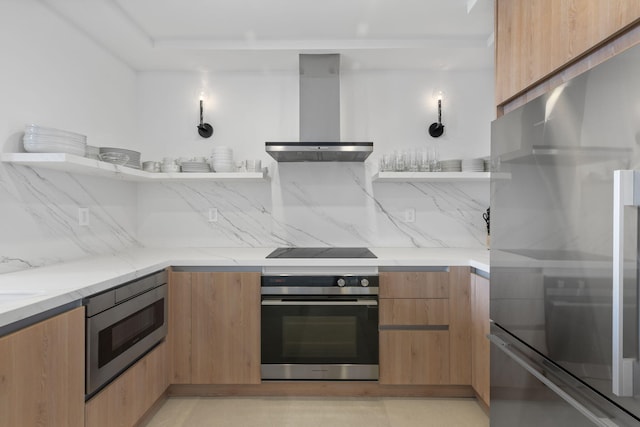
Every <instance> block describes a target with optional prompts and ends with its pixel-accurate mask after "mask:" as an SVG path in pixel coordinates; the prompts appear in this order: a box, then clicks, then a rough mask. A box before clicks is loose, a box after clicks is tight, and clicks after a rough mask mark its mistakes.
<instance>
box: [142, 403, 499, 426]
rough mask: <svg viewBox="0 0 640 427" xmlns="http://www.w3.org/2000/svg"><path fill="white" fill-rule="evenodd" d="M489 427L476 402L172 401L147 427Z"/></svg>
mask: <svg viewBox="0 0 640 427" xmlns="http://www.w3.org/2000/svg"><path fill="white" fill-rule="evenodd" d="M218 426H220V427H222V426H224V427H254V426H255V427H258V426H259V427H327V426H330V427H346V426H348V427H418V426H420V427H488V426H489V418H488V417H487V416H486V415H485V413H484V412H483V411H482V409H480V407H479V406H478V404H477V403H476V401H475V400H474V399H424V398H319V397H318V398H315V397H301V398H291V397H238V398H236V397H234V398H227V397H212V398H198V397H193V398H191V397H190V398H178V397H174V398H170V399H169V400H167V401H166V403H165V404H164V405H163V406H162V408H160V410H159V411H158V412H157V413H156V414H155V416H154V417H153V418H152V419H151V420H150V421H149V422H148V423H147V424H146V427H218Z"/></svg>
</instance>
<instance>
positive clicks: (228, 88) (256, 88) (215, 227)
mask: <svg viewBox="0 0 640 427" xmlns="http://www.w3.org/2000/svg"><path fill="white" fill-rule="evenodd" d="M492 81H493V75H492V72H491V70H485V71H468V72H446V73H445V72H424V71H422V72H418V71H406V70H398V71H344V72H343V73H342V76H341V104H342V108H341V110H342V111H341V113H342V120H341V128H342V129H341V132H342V135H343V139H345V140H351V141H357V140H360V141H363V140H372V141H374V153H373V154H372V155H371V157H370V158H369V160H367V163H366V164H336V163H314V164H309V163H305V164H277V163H276V162H274V161H273V160H272V159H271V158H270V157H269V156H268V155H267V154H266V153H265V151H264V142H265V141H295V140H297V139H298V76H297V74H296V73H284V72H281V73H274V72H271V73H263V72H255V73H249V72H245V73H205V74H202V73H201V74H198V73H185V72H145V73H140V75H139V79H138V102H139V104H138V108H139V112H140V117H141V118H142V119H141V120H140V124H141V126H142V127H143V128H144V129H145V131H141V132H140V136H141V140H140V141H141V147H142V148H141V149H142V151H143V157H144V158H145V159H148V160H160V159H162V158H163V157H165V156H171V157H193V156H209V155H210V153H211V149H212V148H213V147H214V146H217V145H227V146H230V147H232V148H233V150H234V154H235V157H236V159H237V160H242V159H261V160H262V161H263V164H264V165H267V166H269V168H270V175H271V180H270V182H266V183H256V184H249V183H243V184H234V183H226V184H216V183H199V184H189V185H186V184H164V185H156V184H153V185H146V184H145V185H142V186H141V187H140V188H141V191H140V193H139V198H138V201H139V208H138V215H139V219H138V223H139V228H138V238H139V239H140V240H141V241H142V242H143V243H144V244H146V245H151V246H156V245H158V246H165V245H178V246H193V245H195V246H278V245H299V246H306V245H320V246H326V245H338V246H348V245H365V246H417V247H481V246H483V245H484V244H485V225H484V221H483V220H482V213H483V212H484V211H485V210H486V208H487V207H488V200H489V186H488V183H484V184H478V183H475V184H431V183H421V184H416V183H404V184H384V183H372V181H371V177H372V175H373V174H374V173H375V172H376V170H377V162H378V157H379V156H380V155H381V154H383V153H386V152H392V151H394V150H398V149H400V150H404V149H413V148H422V147H425V146H427V145H429V144H437V145H438V146H439V148H440V152H441V157H442V158H443V159H446V158H474V157H482V156H488V155H489V147H490V121H491V120H492V119H493V108H492V93H493V84H492ZM200 88H205V90H206V91H207V94H208V96H209V99H208V103H207V105H206V108H205V121H207V122H210V123H211V124H212V125H213V126H214V128H215V133H214V136H213V137H212V138H210V139H202V138H200V137H199V135H198V134H197V131H196V127H195V126H196V124H197V120H198V94H199V92H200ZM436 90H443V91H444V92H445V100H444V101H443V110H444V111H443V122H444V124H445V129H446V132H445V134H444V135H443V136H442V137H441V138H439V139H438V140H435V139H433V138H431V137H430V136H428V134H427V128H428V126H429V124H431V123H432V122H434V121H435V120H436V118H437V115H436V102H435V101H434V99H433V94H434V92H435V91H436ZM210 208H216V209H218V212H219V221H218V222H216V223H212V222H209V221H208V211H209V209H210ZM406 209H415V211H416V221H415V223H405V222H404V211H405V210H406Z"/></svg>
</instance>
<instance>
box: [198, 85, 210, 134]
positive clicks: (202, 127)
mask: <svg viewBox="0 0 640 427" xmlns="http://www.w3.org/2000/svg"><path fill="white" fill-rule="evenodd" d="M203 101H204V92H203V93H201V94H200V124H199V125H198V134H199V135H200V136H201V137H203V138H210V137H211V135H213V126H211V125H210V124H209V123H203V120H202V109H203V105H202V104H203Z"/></svg>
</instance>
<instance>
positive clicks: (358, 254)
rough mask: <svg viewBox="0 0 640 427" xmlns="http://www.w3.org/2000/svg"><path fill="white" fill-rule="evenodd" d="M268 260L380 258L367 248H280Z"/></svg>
mask: <svg viewBox="0 0 640 427" xmlns="http://www.w3.org/2000/svg"><path fill="white" fill-rule="evenodd" d="M267 258H378V257H377V256H375V255H374V253H373V252H371V251H370V250H369V249H367V248H278V249H276V250H275V251H273V252H271V253H270V254H269V255H267Z"/></svg>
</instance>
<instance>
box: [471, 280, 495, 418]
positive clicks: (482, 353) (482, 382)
mask: <svg viewBox="0 0 640 427" xmlns="http://www.w3.org/2000/svg"><path fill="white" fill-rule="evenodd" d="M471 317H472V330H471V349H472V360H471V364H472V370H471V372H472V376H471V385H472V386H473V389H474V390H475V392H476V394H477V396H478V397H479V398H480V400H482V402H483V403H484V404H485V405H487V406H489V383H490V371H489V366H490V363H489V359H490V347H491V346H490V343H489V339H488V338H487V335H488V334H489V280H488V279H485V278H484V277H481V276H479V275H476V274H472V275H471Z"/></svg>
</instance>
